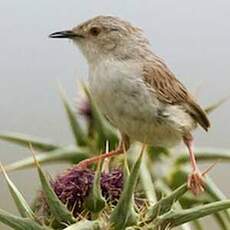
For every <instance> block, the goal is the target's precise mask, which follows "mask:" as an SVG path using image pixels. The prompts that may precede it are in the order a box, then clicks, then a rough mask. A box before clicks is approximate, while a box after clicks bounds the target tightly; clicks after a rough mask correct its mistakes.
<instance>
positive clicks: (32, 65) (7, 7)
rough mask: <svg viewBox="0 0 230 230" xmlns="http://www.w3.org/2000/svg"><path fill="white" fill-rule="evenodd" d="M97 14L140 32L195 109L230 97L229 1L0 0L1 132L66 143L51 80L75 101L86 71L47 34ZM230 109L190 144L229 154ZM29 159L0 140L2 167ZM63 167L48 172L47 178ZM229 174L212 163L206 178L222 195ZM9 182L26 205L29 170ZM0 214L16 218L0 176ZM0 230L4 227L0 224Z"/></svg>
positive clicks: (69, 48)
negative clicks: (210, 178)
mask: <svg viewBox="0 0 230 230" xmlns="http://www.w3.org/2000/svg"><path fill="white" fill-rule="evenodd" d="M99 14H103V15H116V16H120V17H122V18H124V19H127V20H129V21H131V22H133V23H134V24H136V25H139V26H140V27H142V28H143V29H144V30H145V32H146V34H147V35H148V37H149V39H150V41H151V43H152V46H153V49H154V50H155V53H157V54H158V55H160V56H162V57H163V58H164V59H165V60H166V61H167V63H168V64H169V66H170V67H171V68H172V70H173V71H174V72H175V73H176V74H177V76H178V78H179V79H180V80H181V81H182V82H183V83H184V84H185V85H186V86H187V87H188V88H189V89H190V90H191V91H192V92H193V93H194V94H196V95H197V96H198V98H199V101H200V102H201V104H202V105H209V104H211V103H213V102H215V101H217V100H218V99H220V98H223V97H224V96H226V95H229V94H230V85H229V83H230V45H229V42H230V1H229V0H212V1H208V0H203V1H200V0H193V1H182V0H155V1H147V0H145V1H137V0H125V1H124V0H116V1H112V0H101V1H91V0H84V1H76V0H68V1H55V0H39V1H31V0H20V1H18V0H0V132H2V131H17V132H24V133H28V134H33V135H37V136H42V137H48V138H50V139H54V140H56V141H57V142H59V143H70V142H72V136H71V133H70V131H69V129H68V124H67V122H66V118H65V114H64V111H63V108H62V104H61V102H60V98H59V95H58V90H57V89H58V82H61V83H62V85H63V86H64V88H65V89H66V90H67V92H68V94H69V95H70V96H71V97H73V98H74V97H75V96H76V94H77V87H76V82H77V80H78V79H85V80H87V65H86V62H85V60H84V58H83V57H82V55H81V54H80V52H79V51H78V50H77V49H76V48H75V47H74V46H73V44H71V42H69V41H67V40H52V39H49V38H48V34H50V33H51V32H54V31H59V30H63V29H69V28H71V27H72V26H74V25H77V24H78V23H80V22H82V21H84V20H86V19H88V18H90V17H92V16H96V15H99ZM229 106H230V104H229V103H225V104H224V105H223V106H222V107H221V108H219V109H218V111H216V112H214V113H213V114H212V115H211V116H210V119H211V121H212V128H211V129H210V131H209V133H208V135H206V134H205V133H204V132H203V131H201V130H199V131H197V132H196V145H199V146H207V145H209V146H213V147H221V148H229V149H230V142H229V137H230V125H229V118H230V109H229ZM30 155H31V154H30V152H29V151H28V150H25V149H23V148H19V147H17V146H14V145H10V144H8V143H5V142H0V160H1V161H2V162H3V163H4V164H6V163H9V162H12V161H15V160H18V159H22V158H23V157H26V156H30ZM63 167H64V166H58V167H57V166H56V167H48V168H47V169H49V172H50V173H51V174H53V175H54V174H55V173H56V172H58V171H61V170H62V168H63ZM228 169H229V166H228V165H227V164H219V165H217V166H216V167H215V169H213V170H212V172H211V173H210V174H211V175H212V176H213V178H214V180H215V182H216V183H217V184H218V185H219V186H220V188H221V189H222V190H223V191H224V192H225V194H226V195H227V196H229V195H230V186H229V180H228V179H227V178H229V176H230V170H228ZM10 176H11V178H12V179H13V180H14V182H15V183H16V184H17V186H18V188H19V189H20V190H21V191H22V192H23V194H24V195H25V197H26V198H27V199H28V200H31V199H32V197H33V196H34V194H35V190H36V188H38V187H39V183H38V179H37V175H36V173H35V171H34V170H26V171H19V172H17V173H12V174H10ZM0 208H2V209H5V210H8V211H10V212H13V213H15V207H14V205H13V202H12V200H11V199H10V196H9V193H8V191H7V188H6V185H5V183H4V180H3V178H2V176H0ZM0 229H6V228H5V226H2V225H0ZM209 229H211V228H210V227H209ZM213 229H217V228H215V227H213Z"/></svg>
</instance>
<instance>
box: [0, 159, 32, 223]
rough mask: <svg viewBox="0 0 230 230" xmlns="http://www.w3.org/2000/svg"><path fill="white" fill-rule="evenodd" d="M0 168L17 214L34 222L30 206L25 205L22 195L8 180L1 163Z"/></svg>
mask: <svg viewBox="0 0 230 230" xmlns="http://www.w3.org/2000/svg"><path fill="white" fill-rule="evenodd" d="M0 166H1V169H2V172H3V174H4V177H5V179H6V183H7V185H8V187H9V190H10V193H11V195H12V197H13V199H14V202H15V204H16V206H17V209H18V211H19V213H20V214H21V216H22V217H28V218H30V219H32V220H34V219H35V216H34V213H33V211H32V210H31V208H30V206H29V205H28V204H27V202H26V200H25V199H24V197H23V196H22V194H21V193H20V192H19V190H18V189H17V187H16V186H15V185H14V183H13V182H12V181H11V180H10V178H9V177H8V175H7V173H6V171H5V169H4V168H3V166H2V164H1V163H0Z"/></svg>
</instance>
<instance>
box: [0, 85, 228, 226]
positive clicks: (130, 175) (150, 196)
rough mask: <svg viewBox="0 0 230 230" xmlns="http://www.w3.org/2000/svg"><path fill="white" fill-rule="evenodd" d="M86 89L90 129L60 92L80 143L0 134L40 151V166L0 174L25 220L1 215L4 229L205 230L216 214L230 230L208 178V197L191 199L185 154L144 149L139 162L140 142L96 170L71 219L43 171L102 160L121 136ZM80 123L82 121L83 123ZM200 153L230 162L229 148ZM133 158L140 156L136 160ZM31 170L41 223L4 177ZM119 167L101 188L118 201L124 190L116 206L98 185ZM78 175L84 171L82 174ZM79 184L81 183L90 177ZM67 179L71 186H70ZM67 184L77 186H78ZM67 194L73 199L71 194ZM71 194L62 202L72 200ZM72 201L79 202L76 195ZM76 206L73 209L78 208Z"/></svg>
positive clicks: (14, 166)
mask: <svg viewBox="0 0 230 230" xmlns="http://www.w3.org/2000/svg"><path fill="white" fill-rule="evenodd" d="M83 88H84V92H85V94H86V96H87V98H88V103H89V106H90V121H89V119H88V118H87V119H85V120H86V121H87V122H90V125H88V126H86V127H84V126H82V123H81V120H80V118H79V116H76V115H75V112H74V108H73V107H72V105H71V103H70V102H69V100H68V99H67V97H66V95H65V93H64V91H63V90H61V96H62V101H63V104H64V108H65V111H66V114H67V118H68V122H69V124H70V128H71V131H72V133H73V136H74V140H75V143H74V144H71V145H68V146H59V145H57V144H53V143H55V142H52V141H51V142H50V141H47V140H43V139H40V138H36V137H32V136H30V135H22V134H12V133H4V134H0V139H1V140H5V141H8V142H11V143H15V144H18V145H22V146H24V147H28V146H29V145H31V146H32V147H33V149H35V150H37V151H39V153H38V154H36V159H35V160H34V158H33V157H32V156H31V157H28V158H25V159H22V160H20V161H17V162H13V163H10V164H9V165H5V166H4V168H3V167H2V169H1V171H0V173H3V175H4V177H5V179H6V183H7V185H8V187H9V190H10V193H11V196H12V198H13V200H14V202H15V205H16V207H17V209H18V211H19V214H20V215H21V217H18V216H15V215H12V214H10V213H8V212H6V211H3V210H1V209H0V222H2V223H4V224H6V225H8V226H10V227H11V228H13V229H16V230H24V229H31V230H41V229H55V230H56V229H58V230H59V229H60V230H61V229H65V230H72V229H74V230H75V229H79V230H97V229H98V230H99V229H114V230H123V229H126V230H134V229H153V230H158V229H162V230H164V229H167V228H173V227H176V226H180V227H181V229H183V230H191V223H192V224H193V226H194V228H195V229H196V230H202V229H204V228H203V225H202V223H201V222H199V218H202V217H204V216H207V215H211V216H212V217H213V219H214V220H215V221H216V223H217V224H218V225H219V229H221V230H228V229H229V226H230V212H229V211H230V209H229V208H230V201H229V200H228V199H227V198H226V196H225V195H224V194H223V192H222V191H221V190H220V189H219V188H218V187H217V185H216V184H215V183H214V182H213V181H212V179H211V178H210V177H207V178H206V180H205V183H206V187H205V192H204V193H203V194H201V195H200V196H198V197H194V196H193V195H192V194H191V193H190V192H189V191H188V189H187V185H186V179H187V176H188V170H187V168H188V163H189V157H188V153H187V152H186V153H181V154H180V155H179V156H177V157H176V158H175V157H173V155H172V154H171V151H170V150H168V149H166V148H155V147H147V148H146V150H145V151H144V149H142V151H141V153H140V154H139V156H138V153H139V152H140V151H139V150H140V148H142V146H141V145H140V144H137V143H134V144H133V146H132V148H131V149H130V150H129V151H128V152H127V153H126V154H125V155H124V156H120V157H115V158H114V159H111V160H110V161H106V162H104V164H106V167H102V166H101V165H102V164H103V162H101V163H100V164H99V165H98V167H97V169H96V170H94V168H93V167H92V172H93V173H92V174H93V175H94V179H93V181H92V186H91V185H89V184H87V186H89V187H90V186H91V187H90V189H91V190H90V192H89V193H88V195H87V194H86V195H87V196H86V198H84V199H85V200H83V201H82V202H83V203H84V206H83V207H84V210H83V211H81V212H80V213H76V212H75V213H74V211H73V210H70V208H69V207H70V206H69V203H68V202H71V201H70V200H68V199H67V202H66V203H62V201H61V198H60V196H61V195H60V194H57V192H56V191H55V189H54V187H53V184H52V183H51V181H53V180H51V179H50V180H49V179H48V178H47V176H46V174H45V173H44V172H43V170H42V169H41V166H40V164H51V163H60V162H69V163H70V164H73V163H78V162H80V161H82V160H84V159H86V158H89V157H91V156H94V154H99V153H100V154H101V152H102V151H104V149H105V143H106V142H107V143H109V144H110V148H111V149H114V148H115V147H116V146H117V144H118V141H119V137H118V134H117V131H116V130H115V129H114V128H113V127H112V126H111V125H110V124H109V123H108V121H107V120H106V119H105V118H104V116H103V115H102V114H101V113H100V111H99V110H98V109H97V106H96V104H95V102H94V100H93V98H92V96H91V95H90V92H89V91H88V89H87V88H86V87H85V86H83ZM224 101H225V100H221V101H219V102H218V103H216V104H214V105H211V106H208V107H207V108H206V111H207V112H213V110H215V109H216V108H217V107H218V106H219V105H221V104H222V103H223V102H224ZM111 106H112V105H111ZM87 116H89V114H88V115H87ZM82 119H84V116H83V117H82ZM89 129H91V130H89ZM195 152H196V156H197V160H198V161H205V162H210V161H211V162H212V161H214V162H215V161H216V160H221V161H223V162H229V161H230V151H229V150H228V149H217V148H197V149H195ZM143 153H144V156H143ZM136 156H138V157H137V158H136ZM169 162H170V164H169ZM162 166H163V167H162ZM29 167H36V168H37V170H38V174H39V179H40V181H41V192H42V196H43V197H42V199H40V200H39V197H36V198H35V201H38V200H39V202H41V203H40V204H39V205H40V206H39V205H38V206H39V207H42V208H44V209H46V210H45V212H42V213H41V214H42V215H44V216H43V219H42V220H41V219H40V217H41V216H39V215H38V213H39V212H38V210H34V209H33V211H32V209H31V208H30V206H29V205H28V203H27V202H26V200H25V199H24V198H23V195H22V194H21V192H20V191H19V190H18V189H17V187H16V186H15V184H14V183H13V182H12V181H11V180H10V178H9V177H8V175H7V173H6V171H16V170H19V169H26V168H29ZM75 167H76V166H75ZM114 168H116V169H117V168H120V171H121V172H122V173H123V174H122V175H123V178H122V179H120V178H115V177H114V178H109V179H110V180H108V181H105V182H103V183H105V184H104V185H106V186H108V188H109V189H111V191H112V193H113V194H115V195H117V191H118V190H117V187H116V186H117V184H118V185H119V186H121V184H122V186H123V187H122V192H121V194H120V195H119V199H118V200H112V199H111V198H110V199H109V198H108V197H107V198H105V195H104V194H103V191H102V187H101V183H102V182H101V178H102V176H103V173H105V170H107V171H108V174H109V172H110V171H112V170H113V169H114ZM129 168H130V169H131V171H130V170H129ZM70 170H71V169H70ZM159 171H160V173H159ZM78 173H80V172H79V171H78ZM79 175H80V174H79ZM65 176H66V172H64V173H63V175H62V177H63V178H64V179H65ZM71 176H73V175H72V174H69V177H68V180H70V177H71ZM80 179H81V181H84V179H85V178H84V177H83V178H80ZM68 180H67V179H66V181H68ZM119 180H122V181H119ZM70 181H71V183H73V180H70ZM111 181H112V182H111ZM68 183H69V182H68ZM68 183H67V185H68V186H70V188H71V186H73V188H74V186H78V185H77V184H70V185H69V184H68ZM86 183H89V181H88V180H86ZM109 183H112V184H109ZM87 186H86V187H87ZM109 186H110V187H109ZM87 188H88V187H87ZM78 189H81V188H78ZM84 189H85V190H84ZM84 189H83V190H82V191H83V192H87V191H88V190H87V189H86V188H84ZM119 189H120V187H119ZM76 191H78V190H76ZM111 191H110V192H111ZM68 192H69V193H71V191H68ZM68 192H67V193H66V194H64V195H66V196H68ZM104 192H105V191H104ZM62 195H63V194H62ZM74 195H75V196H79V194H74ZM72 198H73V197H71V199H72ZM79 199H81V197H80V198H79ZM82 199H83V198H82ZM78 201H79V200H78ZM39 202H38V203H39ZM74 205H78V204H74ZM71 207H72V206H71ZM74 207H75V206H73V207H72V208H73V209H74ZM39 211H41V210H39Z"/></svg>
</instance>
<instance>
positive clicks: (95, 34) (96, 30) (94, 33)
mask: <svg viewBox="0 0 230 230" xmlns="http://www.w3.org/2000/svg"><path fill="white" fill-rule="evenodd" d="M89 32H90V34H92V35H93V36H97V35H98V34H99V33H100V32H101V29H100V28H99V27H92V28H91V29H90V31H89Z"/></svg>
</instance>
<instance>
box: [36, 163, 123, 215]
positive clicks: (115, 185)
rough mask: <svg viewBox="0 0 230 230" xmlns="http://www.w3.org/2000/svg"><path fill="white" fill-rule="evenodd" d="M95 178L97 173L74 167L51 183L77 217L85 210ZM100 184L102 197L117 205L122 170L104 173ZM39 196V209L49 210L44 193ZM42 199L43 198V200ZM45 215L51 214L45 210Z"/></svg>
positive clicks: (120, 188)
mask: <svg viewBox="0 0 230 230" xmlns="http://www.w3.org/2000/svg"><path fill="white" fill-rule="evenodd" d="M94 176H95V172H94V171H92V170H90V169H78V168H77V167H73V168H70V169H68V170H66V171H65V172H64V173H63V174H60V175H59V176H57V177H56V179H54V180H53V181H51V185H52V187H53V189H54V192H55V193H56V195H57V196H58V198H59V199H60V200H61V201H62V202H63V203H64V204H66V206H67V208H68V209H69V210H70V211H71V212H72V213H73V215H74V216H75V217H76V216H78V214H80V213H81V212H82V211H83V209H84V202H85V200H86V198H87V197H88V195H89V194H90V191H91V188H92V186H93V181H94ZM100 184H101V191H102V195H103V196H104V197H105V199H106V200H107V202H112V203H113V204H116V203H117V201H118V200H119V197H120V194H121V192H122V188H123V172H122V170H121V169H118V168H117V169H113V170H111V172H103V173H102V174H101V181H100ZM39 194H40V195H39V196H38V197H37V198H36V200H35V202H37V203H39V207H41V206H42V207H47V209H48V205H47V202H46V199H45V196H44V193H43V192H41V193H39ZM40 197H42V199H41V198H40ZM42 202H43V203H44V204H43V205H42V204H41V203H42ZM35 211H36V210H35ZM36 213H37V212H36ZM44 213H49V211H48V210H45V211H44ZM40 214H41V212H38V215H40Z"/></svg>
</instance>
